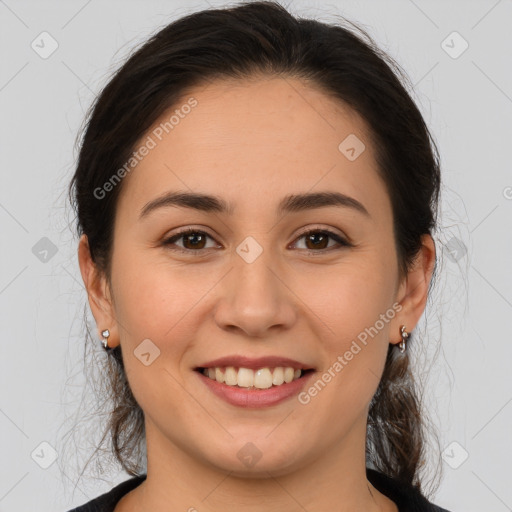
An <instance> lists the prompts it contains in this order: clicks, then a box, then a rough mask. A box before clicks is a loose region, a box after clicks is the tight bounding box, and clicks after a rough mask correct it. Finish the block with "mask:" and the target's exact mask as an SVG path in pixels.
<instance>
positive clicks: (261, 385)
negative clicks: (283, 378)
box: [254, 368, 272, 389]
mask: <svg viewBox="0 0 512 512" xmlns="http://www.w3.org/2000/svg"><path fill="white" fill-rule="evenodd" d="M254 387H255V388H258V389H268V388H270V387H272V374H271V373H270V370H269V369H268V368H261V369H260V370H256V372H254Z"/></svg>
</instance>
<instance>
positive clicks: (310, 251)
mask: <svg viewBox="0 0 512 512" xmlns="http://www.w3.org/2000/svg"><path fill="white" fill-rule="evenodd" d="M192 233H194V234H201V235H206V236H207V237H209V238H211V239H212V240H213V237H212V236H211V235H209V234H208V233H206V232H205V231H202V230H199V229H194V228H188V229H185V230H183V231H180V232H179V233H176V234H174V235H172V236H171V237H170V238H167V239H165V240H164V241H163V242H162V243H163V245H165V246H168V247H169V248H170V249H171V250H173V251H178V252H181V253H186V254H191V253H196V254H195V255H196V256H201V255H203V251H206V250H208V249H209V248H203V249H197V250H194V249H183V248H181V247H172V248H171V247H170V246H171V245H174V243H175V241H177V240H179V239H180V238H183V237H184V236H185V235H189V234H192ZM313 233H322V234H324V235H327V236H328V237H329V238H332V239H333V240H334V241H336V242H337V243H338V244H339V247H338V249H340V248H342V247H352V246H353V244H351V243H349V242H348V241H347V240H345V239H344V238H342V237H341V236H340V235H338V234H336V233H333V232H332V231H329V230H328V229H310V230H309V231H305V232H303V233H301V234H300V235H299V236H298V238H297V240H299V239H301V238H303V237H305V236H308V235H311V234H313ZM333 249H336V247H330V248H327V249H318V250H313V249H302V250H303V251H305V252H306V253H308V254H311V255H318V254H319V253H325V252H329V251H331V250H333Z"/></svg>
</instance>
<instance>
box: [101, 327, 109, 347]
mask: <svg viewBox="0 0 512 512" xmlns="http://www.w3.org/2000/svg"><path fill="white" fill-rule="evenodd" d="M101 335H102V336H103V339H102V340H101V344H102V345H103V348H104V349H105V350H110V347H109V346H108V337H109V336H110V331H109V330H108V329H105V330H104V331H101Z"/></svg>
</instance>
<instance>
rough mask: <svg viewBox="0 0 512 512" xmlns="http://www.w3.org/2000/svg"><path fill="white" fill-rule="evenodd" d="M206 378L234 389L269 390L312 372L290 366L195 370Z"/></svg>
mask: <svg viewBox="0 0 512 512" xmlns="http://www.w3.org/2000/svg"><path fill="white" fill-rule="evenodd" d="M195 371H197V372H199V373H202V374H203V375H205V376H206V377H208V378H210V379H211V380H214V381H216V382H219V383H221V384H225V385H227V386H232V387H235V388H243V389H269V388H272V387H279V386H282V385H284V384H289V383H290V382H293V381H295V380H298V379H301V378H302V377H304V376H305V375H307V374H309V373H311V372H313V371H314V370H313V369H312V368H309V369H295V368H292V367H291V366H277V367H274V368H272V367H268V366H267V367H262V368H259V369H256V370H253V369H251V368H243V367H236V366H225V367H219V366H217V367H211V368H202V367H198V368H195Z"/></svg>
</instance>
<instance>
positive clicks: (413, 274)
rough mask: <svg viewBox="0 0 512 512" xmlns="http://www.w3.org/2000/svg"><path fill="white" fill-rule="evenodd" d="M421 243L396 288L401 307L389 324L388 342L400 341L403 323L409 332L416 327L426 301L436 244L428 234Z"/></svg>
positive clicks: (395, 342)
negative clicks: (390, 334) (390, 331)
mask: <svg viewBox="0 0 512 512" xmlns="http://www.w3.org/2000/svg"><path fill="white" fill-rule="evenodd" d="M421 243H422V245H421V248H420V250H419V251H418V253H417V255H416V257H415V259H414V261H413V264H412V265H411V268H410V269H409V271H408V272H407V276H406V277H405V278H404V279H403V281H402V282H401V283H400V286H399V288H398V292H397V296H396V300H397V302H399V303H400V304H401V306H402V309H401V310H400V312H399V313H398V314H397V315H396V316H395V318H394V319H393V323H392V325H391V329H392V333H393V334H392V339H391V340H390V343H393V344H397V343H400V341H402V337H401V335H400V326H402V325H405V329H406V331H407V332H411V331H412V330H413V329H414V328H415V327H416V325H417V324H418V322H419V319H420V317H421V315H422V314H423V311H424V310H425V306H426V303H427V297H428V288H429V285H430V281H431V279H432V274H433V271H434V266H435V261H436V246H435V243H434V240H433V239H432V237H431V236H430V235H428V234H426V235H423V236H422V237H421Z"/></svg>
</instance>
